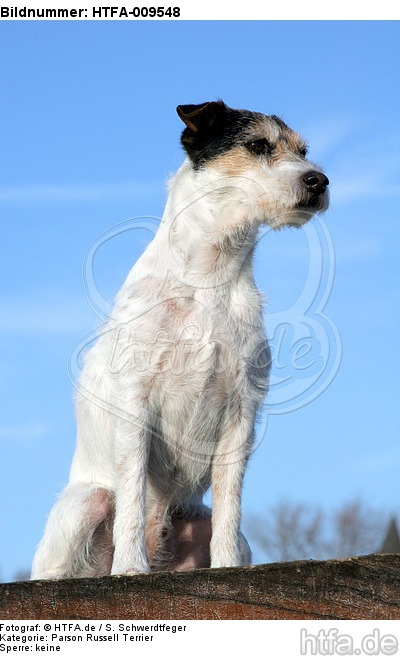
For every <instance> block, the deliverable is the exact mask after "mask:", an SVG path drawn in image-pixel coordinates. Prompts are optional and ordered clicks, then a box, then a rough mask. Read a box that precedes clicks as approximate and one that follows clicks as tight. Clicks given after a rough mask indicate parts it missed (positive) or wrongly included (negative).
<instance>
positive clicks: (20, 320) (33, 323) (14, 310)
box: [0, 296, 95, 335]
mask: <svg viewBox="0 0 400 656" xmlns="http://www.w3.org/2000/svg"><path fill="white" fill-rule="evenodd" d="M1 307H2V312H1V317H0V331H2V332H13V333H17V334H21V333H23V334H45V335H46V334H76V333H83V332H87V331H88V330H90V329H91V328H93V327H94V322H95V320H94V317H93V313H92V311H91V310H90V308H89V306H88V304H87V301H86V299H85V298H84V296H82V298H80V299H77V298H69V299H68V298H65V297H63V298H61V299H60V298H56V297H54V298H53V297H48V298H40V299H38V300H37V301H33V300H32V299H26V298H15V299H12V298H3V299H1Z"/></svg>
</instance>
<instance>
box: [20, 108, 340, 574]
mask: <svg viewBox="0 0 400 656" xmlns="http://www.w3.org/2000/svg"><path fill="white" fill-rule="evenodd" d="M177 112H178V115H179V117H180V118H181V119H182V121H183V123H184V124H185V128H184V130H183V133H182V137H181V142H182V145H183V148H184V150H185V151H186V155H187V157H186V159H185V161H184V163H183V164H182V166H181V168H180V169H179V170H178V172H177V173H176V175H175V176H174V177H173V178H172V180H171V182H170V184H169V196H168V200H167V204H166V208H165V212H164V215H163V219H162V222H161V224H160V227H159V229H158V231H157V234H156V236H155V238H154V239H153V241H152V242H151V243H150V244H149V246H148V247H147V249H146V250H145V252H144V253H143V255H142V256H141V257H140V258H139V260H138V261H137V263H136V264H135V266H134V267H133V269H132V270H131V272H130V273H129V275H128V277H127V280H126V281H125V283H124V285H123V287H122V289H121V291H120V292H119V294H118V296H117V298H116V303H115V307H114V310H113V312H112V315H111V317H110V319H109V321H108V324H107V326H106V328H105V329H104V330H103V331H102V333H101V335H100V337H99V338H98V340H97V342H96V343H95V345H94V346H93V348H92V349H91V350H89V351H88V352H87V354H86V358H85V366H84V369H83V372H82V375H81V379H80V384H79V391H78V396H77V404H76V413H77V424H78V435H77V446H76V452H75V455H74V458H73V463H72V467H71V473H70V479H69V483H68V485H67V487H66V488H65V490H64V491H63V492H62V494H61V496H60V497H59V499H58V501H57V502H56V504H55V506H54V508H53V509H52V511H51V513H50V515H49V518H48V522H47V526H46V530H45V534H44V537H43V539H42V541H41V542H40V544H39V547H38V549H37V552H36V556H35V559H34V563H33V570H32V578H34V579H36V578H55V579H57V578H66V577H82V576H103V575H108V574H110V573H111V574H136V573H140V572H143V573H144V572H149V571H150V569H151V568H152V569H154V570H157V569H177V568H178V569H182V568H187V567H207V566H210V564H211V567H231V566H238V565H246V564H249V563H250V550H249V547H248V545H247V542H246V540H245V538H244V536H243V535H242V533H241V531H240V524H241V494H242V484H243V476H244V472H245V467H246V463H247V460H248V458H249V455H250V453H251V450H252V444H253V439H254V430H255V421H256V417H257V412H258V411H259V409H260V406H261V403H262V401H263V399H264V396H265V394H266V392H267V387H268V373H269V366H270V353H269V350H268V344H267V341H266V337H265V333H264V327H263V316H262V301H261V297H260V294H259V292H258V290H257V288H256V285H255V282H254V279H253V273H252V259H253V252H254V248H255V244H256V239H257V232H258V229H259V227H260V225H262V224H268V225H269V226H271V227H272V228H274V229H279V228H281V227H283V226H301V225H303V224H304V223H305V222H306V221H308V220H309V219H310V217H311V216H312V215H313V214H315V213H316V212H320V211H324V210H325V209H326V208H327V206H328V191H327V186H328V184H329V181H328V178H327V177H326V176H325V175H324V174H323V173H322V171H320V170H319V169H318V168H317V167H316V166H315V165H314V164H311V163H310V162H309V161H308V160H307V159H306V155H307V149H306V145H305V143H304V141H303V139H302V138H301V137H300V136H299V135H298V134H296V133H295V132H293V131H292V130H291V129H290V128H289V127H288V126H287V125H286V124H285V123H284V122H283V121H282V120H281V119H279V118H277V117H276V116H266V115H264V114H259V113H254V112H250V111H245V110H236V109H231V108H230V107H227V106H226V105H225V104H224V103H223V102H222V101H217V102H207V103H203V104H200V105H181V106H179V107H178V108H177ZM210 486H211V488H212V512H211V511H210V510H209V509H208V508H206V507H205V506H204V504H203V496H204V493H205V492H206V491H207V489H209V487H210Z"/></svg>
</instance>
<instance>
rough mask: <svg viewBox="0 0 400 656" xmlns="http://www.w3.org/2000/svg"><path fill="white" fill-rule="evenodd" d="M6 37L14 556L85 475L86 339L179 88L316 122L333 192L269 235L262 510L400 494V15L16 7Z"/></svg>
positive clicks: (263, 256)
mask: <svg viewBox="0 0 400 656" xmlns="http://www.w3.org/2000/svg"><path fill="white" fill-rule="evenodd" d="M0 43H1V46H0V47H1V61H2V66H1V81H0V84H1V89H2V105H1V114H2V116H1V125H2V130H1V153H2V156H1V184H0V203H1V225H2V240H1V242H2V243H1V249H2V255H1V265H0V266H1V268H2V272H1V280H2V283H1V308H2V312H1V317H0V330H1V333H2V334H1V337H2V339H1V344H2V346H1V364H2V366H1V372H2V373H1V378H0V384H1V397H2V400H3V403H2V409H1V418H0V453H1V479H0V483H1V544H0V578H1V579H3V580H11V579H12V578H13V577H14V576H15V574H16V572H17V571H18V570H21V569H26V568H29V566H30V563H31V559H32V557H33V553H34V550H35V546H36V544H37V542H38V541H39V539H40V537H41V534H42V531H43V528H44V522H45V517H46V514H47V513H48V511H49V509H50V507H51V505H52V504H53V502H54V500H55V497H56V495H57V494H58V493H59V492H60V490H61V489H62V487H63V485H64V484H65V482H66V480H67V477H68V471H69V465H70V461H71V457H72V453H73V449H74V441H75V423H74V414H73V402H72V395H73V383H72V381H71V379H70V376H69V374H68V369H69V370H73V369H74V366H73V365H74V361H73V356H72V359H71V353H74V348H75V347H76V345H77V344H78V343H79V342H80V341H81V340H82V339H84V338H85V335H87V334H88V333H90V331H91V330H93V329H94V328H95V327H96V326H97V325H99V322H100V311H106V310H107V305H108V303H111V302H112V298H113V296H114V295H115V293H116V291H117V290H118V288H119V287H120V285H121V284H122V282H123V280H124V277H125V276H126V274H127V272H128V271H129V269H130V267H131V266H132V264H133V262H134V261H135V259H136V258H137V257H138V255H139V253H140V252H141V249H143V248H144V246H145V244H146V243H147V242H148V240H149V238H150V237H151V230H152V228H151V226H154V225H156V223H157V217H160V216H161V214H162V210H163V204H164V202H165V197H166V193H165V181H166V180H167V178H168V176H169V175H170V174H171V173H172V172H174V171H175V170H176V168H177V167H178V166H179V164H180V163H181V161H182V157H183V156H182V151H181V148H180V145H179V135H180V131H181V128H182V125H181V124H180V121H179V119H178V117H177V115H176V113H175V107H176V105H178V104H182V103H197V102H203V101H205V100H210V99H215V98H219V97H221V98H223V99H224V100H225V102H226V103H227V104H229V105H231V106H232V107H238V108H247V109H252V110H256V111H260V112H264V113H267V114H268V113H270V114H278V115H280V116H281V117H282V118H283V119H284V120H285V121H286V122H287V123H288V124H289V125H290V126H291V127H293V128H295V129H297V130H298V131H300V132H301V133H302V134H303V135H304V136H305V137H306V139H307V141H308V142H309V145H310V156H311V158H312V159H313V160H315V161H317V162H319V163H320V164H321V165H323V167H324V169H325V171H326V173H327V175H328V176H329V178H330V180H331V195H332V201H331V208H330V210H329V212H328V213H327V214H326V215H325V216H324V218H323V220H322V221H320V220H318V219H317V220H316V221H315V225H312V224H310V226H308V227H307V229H306V230H303V231H292V232H291V231H282V232H279V233H277V234H270V233H268V234H264V235H263V236H262V238H261V240H260V246H259V249H258V252H257V258H256V275H257V281H258V284H259V286H260V288H261V289H262V290H263V292H265V293H266V295H267V298H268V303H267V308H268V312H269V313H270V318H269V319H268V320H267V325H268V326H269V327H270V329H271V330H272V331H273V334H274V348H275V349H276V354H277V357H278V356H279V357H278V365H279V366H278V367H277V368H276V369H275V383H276V385H275V391H274V392H273V395H272V398H271V399H270V413H269V417H268V427H267V432H266V434H265V436H264V426H262V427H261V428H260V431H261V432H262V437H263V439H261V435H260V439H259V443H258V448H257V449H256V451H255V453H254V456H253V458H252V459H251V462H250V465H249V470H248V473H247V477H246V485H245V493H244V502H243V505H244V516H245V517H246V516H249V515H250V513H253V512H262V511H263V510H265V509H267V508H268V507H270V506H271V505H273V504H274V503H276V502H277V501H278V500H280V499H286V500H293V501H301V502H308V503H318V504H320V505H322V506H323V507H325V508H326V509H327V510H329V509H331V508H333V507H336V506H337V505H339V504H340V503H342V502H344V501H346V500H347V499H351V498H354V497H355V496H358V497H360V498H363V499H365V500H366V501H367V502H368V503H371V504H373V505H375V506H377V507H379V508H381V509H382V511H383V512H388V513H393V514H397V516H399V502H400V499H399V492H398V487H399V486H398V480H399V471H400V441H399V402H398V389H397V388H398V355H397V348H396V346H395V345H396V341H397V339H398V338H399V328H398V325H399V294H398V263H399V256H398V248H399V238H400V221H399V219H400V216H399V210H398V205H399V196H400V185H399V174H400V127H399V100H400V98H399V85H400V79H399V75H398V67H399V60H400V57H399V56H400V26H399V23H398V22H336V21H332V22H330V21H326V22H325V21H324V22H307V21H305V22H220V21H218V22H217V21H216V22H189V23H185V22H174V23H164V22H158V23H154V24H152V23H148V22H140V23H133V22H129V23H119V22H115V23H110V22H107V21H106V22H83V23H73V22H34V21H31V22H6V23H2V24H0ZM146 217H147V218H146ZM148 217H153V218H152V219H150V218H148ZM124 222H125V223H124ZM118 224H122V225H121V226H119V227H118V228H115V226H117V225H118ZM146 226H147V227H146ZM148 227H150V230H149V229H148ZM106 231H108V232H106ZM103 233H106V234H105V236H104V237H103V238H101V237H99V236H100V235H102V234H103ZM95 240H97V241H96V244H97V245H98V249H97V251H96V257H95V259H94V263H93V267H92V268H91V269H88V270H86V273H85V276H83V268H82V267H83V264H84V261H85V255H86V253H87V251H88V249H89V247H90V245H91V244H92V243H93V242H94V241H95ZM333 272H334V273H335V275H334V281H333V287H332V284H331V283H332V280H331V278H332V275H333ZM85 284H86V287H87V291H88V292H89V296H90V298H89V299H88V298H87V296H86V294H85ZM304 290H306V292H305V293H308V292H310V294H311V296H312V298H313V299H314V300H315V303H317V305H318V303H321V302H323V301H324V300H325V301H327V303H326V306H325V309H323V310H321V307H319V308H317V307H316V305H315V304H314V306H313V307H312V308H311V309H310V308H307V307H304V304H303V305H302V303H303V301H302V300H301V299H302V298H304V295H303V292H304ZM307 290H308V291H307ZM302 295H303V296H302ZM299 299H300V301H299ZM89 301H90V302H89ZM318 312H319V314H318ZM321 312H322V314H323V316H321ZM302 317H303V320H302ZM304 317H307V319H306V320H305V319H304ZM299 340H300V341H301V340H305V341H306V342H307V340H308V341H309V342H310V340H311V342H310V343H311V346H312V349H311V352H309V353H308V356H306V355H304V353H305V352H304V351H303V352H298V355H300V356H301V355H302V354H303V360H301V357H300V360H297V361H296V360H295V361H293V360H290V358H291V357H292V356H293V348H297V347H299V348H300V341H299ZM307 357H308V360H307ZM279 358H280V359H279ZM285 358H286V359H285ZM287 358H289V361H288V360H287ZM293 362H294V365H296V362H297V364H299V362H300V364H301V363H302V364H304V365H305V366H304V367H303V368H301V367H300V366H297V365H296V366H294V365H293ZM279 367H281V368H280V369H279ZM313 367H314V369H313ZM335 372H336V373H335ZM285 373H287V374H288V377H289V383H290V384H292V383H293V385H294V387H291V386H290V384H288V383H285V381H284V374H285ZM314 375H315V380H314V379H313V378H312V376H314ZM282 376H283V377H282ZM329 377H331V378H332V381H331V382H330V385H329V386H327V382H328V379H329ZM313 381H314V382H313ZM308 384H309V388H310V389H309V390H308V391H307V385H308ZM288 385H289V387H288ZM296 386H297V387H296ZM293 390H296V394H297V395H298V398H299V399H300V402H299V403H298V404H297V405H299V406H300V407H299V408H298V409H295V405H296V404H295V403H293V402H292V401H293ZM279 395H281V396H279ZM296 398H297V397H296ZM311 399H312V400H311Z"/></svg>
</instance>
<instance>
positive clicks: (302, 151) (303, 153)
mask: <svg viewBox="0 0 400 656" xmlns="http://www.w3.org/2000/svg"><path fill="white" fill-rule="evenodd" d="M299 154H300V157H304V159H305V158H306V157H307V154H308V148H307V146H304V148H301V149H300V150H299Z"/></svg>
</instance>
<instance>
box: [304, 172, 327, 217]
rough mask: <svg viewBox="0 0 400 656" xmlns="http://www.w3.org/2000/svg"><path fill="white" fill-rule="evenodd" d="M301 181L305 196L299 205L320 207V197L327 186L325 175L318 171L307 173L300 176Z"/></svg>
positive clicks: (321, 202)
mask: <svg viewBox="0 0 400 656" xmlns="http://www.w3.org/2000/svg"><path fill="white" fill-rule="evenodd" d="M301 180H302V182H303V185H304V190H305V192H306V194H307V195H305V197H304V201H303V202H302V203H301V205H302V206H303V207H304V206H305V207H315V208H317V207H320V206H321V207H322V205H323V200H322V197H323V194H324V193H325V191H326V188H327V186H328V185H329V180H328V178H327V177H326V175H325V174H324V173H321V172H320V171H307V173H304V175H302V176H301Z"/></svg>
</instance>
